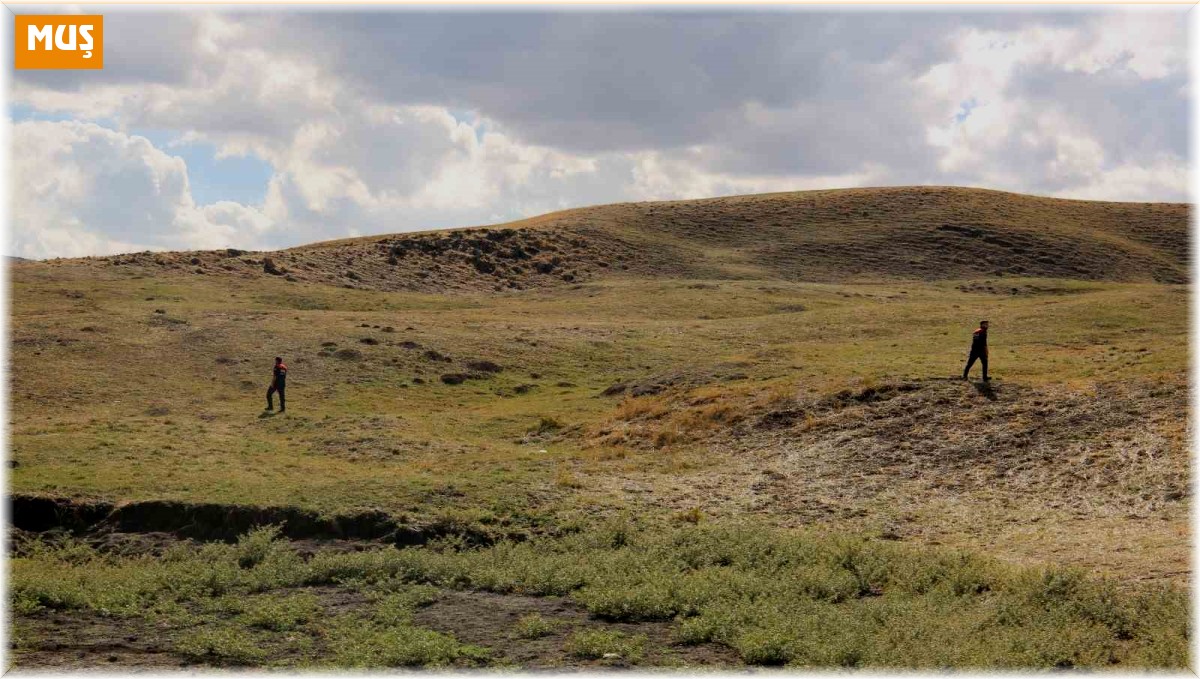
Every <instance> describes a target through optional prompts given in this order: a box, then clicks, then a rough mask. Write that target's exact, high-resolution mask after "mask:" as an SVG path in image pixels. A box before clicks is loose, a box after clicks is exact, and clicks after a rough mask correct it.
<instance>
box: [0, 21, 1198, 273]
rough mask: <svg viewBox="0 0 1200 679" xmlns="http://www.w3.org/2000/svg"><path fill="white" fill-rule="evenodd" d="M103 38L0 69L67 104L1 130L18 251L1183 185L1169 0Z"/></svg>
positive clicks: (229, 27) (33, 93) (251, 25)
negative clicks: (182, 145) (929, 190)
mask: <svg viewBox="0 0 1200 679" xmlns="http://www.w3.org/2000/svg"><path fill="white" fill-rule="evenodd" d="M497 22H500V24H503V26H504V27H505V30H504V31H499V32H498V31H497V29H496V26H497ZM160 28H161V30H159V29H160ZM250 36H253V37H254V38H255V39H254V40H249V39H248V37H250ZM384 36H390V37H389V38H388V39H386V40H385V39H384ZM797 36H803V37H804V40H800V39H799V38H798V37H797ZM160 40H161V42H162V45H159V44H158V43H157V42H155V41H160ZM139 41H140V42H139ZM147 41H148V42H147ZM106 42H107V43H108V44H110V45H113V46H115V47H114V49H117V48H118V47H120V46H122V45H124V47H120V49H124V50H125V51H123V52H122V51H118V52H114V53H112V54H110V55H109V56H112V57H114V58H113V59H110V60H109V64H108V68H106V69H105V71H103V72H100V73H99V74H98V75H93V76H90V79H89V76H88V74H83V75H80V74H79V73H74V74H72V73H66V72H64V73H63V74H59V75H54V76H50V75H45V74H32V75H31V74H18V77H17V78H16V80H15V82H14V85H13V89H12V96H13V99H14V101H15V103H18V104H21V105H23V106H26V107H29V108H31V109H33V110H36V111H39V112H46V113H57V114H65V115H68V116H70V117H72V118H74V119H75V121H74V122H71V121H68V122H58V123H47V122H43V123H33V122H28V121H27V122H19V123H17V125H16V127H15V128H14V143H16V144H17V145H18V153H17V154H16V158H17V161H16V165H15V166H14V176H15V177H16V178H17V187H16V188H17V190H16V192H15V195H16V196H17V199H16V203H17V204H16V206H15V207H16V215H17V220H16V225H17V226H18V234H17V235H16V236H15V237H14V238H15V241H14V243H13V245H14V246H15V247H16V248H17V249H18V254H25V255H26V256H40V255H59V254H83V253H96V252H101V251H104V252H109V251H115V250H123V249H124V250H128V249H138V248H189V247H221V246H225V245H232V246H235V247H246V248H257V247H280V246H286V245H295V244H299V243H302V242H307V241H312V240H319V239H326V238H336V237H341V236H345V235H353V234H362V233H381V232H395V231H402V230H413V229H421V228H435V227H443V226H459V225H466V224H478V223H485V222H490V221H498V220H505V219H513V218H518V217H521V216H528V215H531V214H536V213H539V212H545V211H550V210H555V209H561V208H564V207H570V206H574V205H580V204H595V203H604V202H613V201H621V200H643V199H668V198H693V197H703V196H711V195H717V194H730V193H750V192H761V191H784V190H799V189H806V188H833V187H840V186H847V187H849V186H864V185H883V184H891V185H894V184H920V183H935V184H966V185H982V186H989V187H992V188H1000V189H1009V190H1017V191H1030V192H1036V193H1043V194H1055V195H1065V196H1075V197H1102V198H1106V199H1127V200H1128V199H1158V200H1164V199H1168V200H1169V199H1181V198H1183V197H1184V196H1185V191H1184V187H1183V184H1181V181H1182V180H1181V177H1182V176H1183V175H1184V174H1185V168H1186V159H1185V152H1184V150H1183V149H1184V148H1186V147H1185V146H1184V144H1186V138H1185V137H1186V134H1185V130H1186V123H1184V122H1182V121H1176V120H1175V119H1176V118H1180V117H1181V116H1182V114H1181V113H1180V111H1182V110H1183V109H1184V107H1185V106H1186V99H1185V97H1186V94H1185V90H1186V87H1185V85H1186V68H1185V62H1184V59H1183V53H1184V52H1183V51H1184V46H1185V35H1184V33H1183V21H1182V15H1179V14H1164V13H1136V12H1135V13H1130V12H1122V13H1105V14H1073V15H1066V16H1060V15H1046V14H1039V13H1032V14H1027V15H1017V14H1003V15H978V14H963V15H959V16H957V17H956V16H954V15H949V14H946V13H936V14H929V15H923V14H907V15H885V14H882V13H880V14H878V15H874V14H866V13H862V14H854V15H851V14H845V15H827V14H815V13H803V12H796V13H778V14H770V15H766V14H760V15H747V16H744V17H742V16H724V15H721V16H718V15H710V16H701V17H693V16H683V15H680V16H677V17H674V16H672V15H665V16H648V15H637V14H606V15H594V16H592V15H589V16H581V15H570V14H559V15H471V14H455V15H436V14H406V13H386V14H377V15H367V14H326V13H319V14H270V13H264V14H253V15H249V14H243V15H237V16H233V15H220V14H213V13H205V12H191V13H186V14H185V13H173V14H168V15H156V14H136V15H135V14H132V13H131V14H121V13H119V12H116V13H114V15H113V20H112V22H111V25H109V24H108V23H106ZM614 44H621V45H623V48H622V50H621V51H620V53H614V50H613V49H612V46H613V45H614ZM166 45H170V50H168V51H164V50H166V49H167V48H166ZM160 52H161V53H163V54H169V58H162V59H160V60H157V61H156V57H155V55H157V54H159V53H160ZM118 56H119V57H120V58H119V59H117V58H116V57H118ZM966 102H971V104H970V106H964V103H966ZM88 120H90V121H95V122H98V123H99V125H95V124H89V123H86V122H83V121H88ZM1148 121H1153V122H1154V124H1148ZM141 129H153V130H168V131H170V132H171V133H172V134H173V135H174V137H175V143H178V142H181V141H187V142H197V141H199V142H207V143H211V144H212V145H213V146H214V147H215V148H216V149H217V151H216V153H217V156H218V157H227V156H239V155H252V156H254V157H256V158H259V159H261V160H263V161H264V162H266V163H268V164H269V165H270V166H271V168H272V170H273V176H272V177H271V179H270V181H269V185H268V188H267V193H266V199H265V201H264V203H263V205H261V206H247V205H240V204H237V203H233V202H220V203H216V204H213V205H202V206H198V205H196V204H195V202H194V199H193V198H192V195H191V191H190V189H189V186H188V172H189V168H187V167H185V166H184V163H183V161H182V159H181V158H179V157H176V156H174V155H171V154H170V153H169V152H167V151H164V150H163V149H160V148H155V147H154V145H152V144H151V143H150V142H149V141H148V140H146V139H144V138H142V137H139V136H137V135H135V134H133V133H132V132H131V131H132V130H141ZM164 146H165V148H166V149H167V150H168V151H169V150H170V149H172V143H167V144H165V145H164Z"/></svg>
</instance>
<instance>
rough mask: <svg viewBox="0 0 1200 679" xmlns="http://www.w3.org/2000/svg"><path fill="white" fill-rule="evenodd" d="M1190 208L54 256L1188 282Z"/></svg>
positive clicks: (927, 202) (910, 205) (987, 201)
mask: <svg viewBox="0 0 1200 679" xmlns="http://www.w3.org/2000/svg"><path fill="white" fill-rule="evenodd" d="M1190 211H1191V206H1190V205H1189V204H1186V203H1132V202H1112V201H1086V200H1075V199H1063V198H1047V197H1040V196H1031V195H1025V194H1018V193H1011V192H1005V191H997V190H993V189H978V188H959V187H926V186H918V187H879V188H852V189H823V190H813V191H798V192H778V193H767V194H751V195H740V196H726V197H717V198H703V199H695V200H675V201H650V202H626V203H613V204H608V205H595V206H589V207H579V208H571V209H568V210H562V211H557V212H551V213H547V214H543V215H537V216H534V217H530V218H527V219H521V220H516V221H512V222H506V223H502V224H497V225H491V226H476V227H463V228H455V229H446V230H438V231H418V232H407V233H398V234H389V235H375V236H364V237H357V238H350V239H339V240H331V241H322V242H317V243H312V244H308V245H301V246H297V247H293V248H287V249H284V250H278V251H272V252H253V253H251V252H243V251H240V250H217V251H203V252H200V251H198V252H174V253H171V252H168V253H133V254H128V255H116V256H110V257H97V258H84V259H77V260H57V261H56V263H57V264H63V263H86V264H91V265H103V266H124V267H130V266H132V267H157V268H160V269H163V270H166V271H174V272H178V273H181V274H218V275H227V274H231V275H238V276H262V275H278V276H283V277H285V278H286V279H288V280H292V281H295V282H309V283H316V284H323V285H337V286H342V287H349V288H366V289H379V290H424V291H432V292H445V291H454V290H460V291H485V290H520V289H528V288H538V287H545V286H551V285H563V284H574V283H578V282H581V281H585V280H592V279H597V278H603V277H607V276H613V275H619V276H641V277H671V278H704V279H709V278H711V279H779V280H793V281H813V282H852V281H864V282H865V281H883V280H906V279H907V280H912V279H917V280H955V279H972V278H981V277H993V276H1012V277H1023V278H1059V279H1080V280H1108V281H1122V282H1149V281H1154V282H1160V283H1185V282H1187V280H1188V263H1189V259H1188V257H1189V256H1188V220H1189V216H1190Z"/></svg>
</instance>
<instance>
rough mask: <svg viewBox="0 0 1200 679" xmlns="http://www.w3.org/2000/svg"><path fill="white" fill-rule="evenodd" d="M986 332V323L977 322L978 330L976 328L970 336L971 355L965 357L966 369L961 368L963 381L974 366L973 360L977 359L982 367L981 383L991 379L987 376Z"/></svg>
mask: <svg viewBox="0 0 1200 679" xmlns="http://www.w3.org/2000/svg"><path fill="white" fill-rule="evenodd" d="M987 331H988V322H987V321H979V328H977V329H976V330H975V332H974V333H972V335H971V355H970V356H968V357H967V367H965V368H963V379H964V380H965V379H967V373H969V372H971V366H973V365H975V359H979V364H980V365H981V366H983V381H984V382H987V381H988V380H990V379H991V378H989V377H988V374H987V363H988V346H987Z"/></svg>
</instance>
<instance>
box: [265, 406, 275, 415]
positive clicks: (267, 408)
mask: <svg viewBox="0 0 1200 679" xmlns="http://www.w3.org/2000/svg"><path fill="white" fill-rule="evenodd" d="M263 410H264V411H265V412H268V413H270V412H274V411H275V409H274V408H272V407H271V406H267V407H266V408H263Z"/></svg>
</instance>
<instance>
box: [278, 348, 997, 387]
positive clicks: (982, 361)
mask: <svg viewBox="0 0 1200 679" xmlns="http://www.w3.org/2000/svg"><path fill="white" fill-rule="evenodd" d="M975 359H979V365H981V366H983V379H985V380H986V379H987V378H988V374H987V353H985V352H982V351H972V352H971V355H970V357H968V358H967V367H965V368H963V379H964V380H965V379H967V373H969V372H971V366H973V365H975ZM280 398H282V396H281V397H280Z"/></svg>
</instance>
